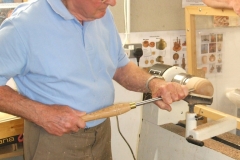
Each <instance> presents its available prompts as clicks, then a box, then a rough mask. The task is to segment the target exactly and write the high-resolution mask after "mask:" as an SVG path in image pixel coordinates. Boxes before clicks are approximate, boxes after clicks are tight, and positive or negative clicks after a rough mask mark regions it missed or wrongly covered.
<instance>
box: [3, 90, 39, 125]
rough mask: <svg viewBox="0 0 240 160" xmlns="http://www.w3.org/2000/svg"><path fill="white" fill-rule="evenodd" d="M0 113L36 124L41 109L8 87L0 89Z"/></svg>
mask: <svg viewBox="0 0 240 160" xmlns="http://www.w3.org/2000/svg"><path fill="white" fill-rule="evenodd" d="M0 97H1V98H0V111H1V112H5V113H9V114H12V115H16V116H19V117H22V118H24V119H27V120H30V121H33V122H35V123H36V122H38V114H39V113H38V112H37V111H36V108H38V110H39V111H40V108H41V107H43V105H42V104H41V103H38V102H35V101H32V100H30V99H28V98H26V97H24V96H22V95H20V94H19V93H18V92H16V91H14V90H13V89H12V88H10V87H9V86H1V87H0Z"/></svg>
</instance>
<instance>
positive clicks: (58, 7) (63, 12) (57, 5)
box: [47, 0, 74, 19]
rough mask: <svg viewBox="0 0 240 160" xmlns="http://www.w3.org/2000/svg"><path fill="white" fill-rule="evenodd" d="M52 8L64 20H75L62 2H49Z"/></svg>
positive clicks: (49, 0) (50, 0)
mask: <svg viewBox="0 0 240 160" xmlns="http://www.w3.org/2000/svg"><path fill="white" fill-rule="evenodd" d="M47 2H48V3H49V5H50V6H51V8H52V9H53V10H54V12H56V13H57V14H59V15H60V16H62V17H63V18H64V19H74V16H73V15H72V14H71V13H70V12H69V11H68V10H67V8H66V7H65V5H64V4H63V3H62V1H61V0H47Z"/></svg>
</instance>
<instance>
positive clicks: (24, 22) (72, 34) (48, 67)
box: [0, 0, 129, 127]
mask: <svg viewBox="0 0 240 160" xmlns="http://www.w3.org/2000/svg"><path fill="white" fill-rule="evenodd" d="M0 57H1V58H0V85H5V84H6V82H7V81H8V80H9V79H10V78H11V77H13V79H14V80H15V82H16V84H17V87H18V91H19V92H20V93H21V94H22V95H25V96H27V97H29V98H30V99H33V100H36V101H39V102H42V103H44V104H60V105H69V106H70V107H72V108H74V109H77V110H79V111H85V112H87V113H89V112H93V111H96V110H99V109H101V108H104V107H106V106H110V105H112V104H113V102H114V86H113V82H112V78H113V76H114V73H115V71H116V69H117V68H119V67H122V66H125V65H126V64H127V63H128V62H129V59H128V58H127V57H126V54H125V53H124V51H123V49H122V44H121V40H120V37H119V34H118V32H117V30H116V27H115V24H114V21H113V17H112V14H111V13H110V10H109V9H107V12H106V15H105V16H104V17H103V18H101V19H97V20H94V21H89V22H84V24H83V25H82V24H81V23H79V21H78V20H77V19H76V18H75V17H74V16H73V15H71V14H70V13H69V12H68V10H67V9H66V8H65V6H64V5H63V4H62V2H61V0H35V1H32V2H29V3H24V4H22V5H20V6H19V7H18V8H16V9H15V11H14V13H13V15H12V16H11V17H10V18H8V19H7V20H5V21H4V22H3V23H2V25H1V28H0ZM103 121H104V119H101V120H96V121H91V122H88V123H87V127H92V126H95V125H98V124H100V123H101V122H103Z"/></svg>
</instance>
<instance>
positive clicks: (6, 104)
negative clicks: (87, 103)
mask: <svg viewBox="0 0 240 160" xmlns="http://www.w3.org/2000/svg"><path fill="white" fill-rule="evenodd" d="M0 111H1V112H5V113H9V114H12V115H16V116H19V117H22V118H24V119H27V120H29V121H31V122H34V123H36V124H37V125H39V126H41V127H43V128H44V129H45V130H46V131H47V132H49V133H50V134H54V135H58V136H60V135H62V134H64V133H70V132H76V131H78V130H79V128H84V127H85V122H84V121H80V120H79V119H80V118H79V117H81V116H82V115H84V114H85V113H82V112H79V111H76V110H73V109H71V108H70V107H68V106H63V105H45V104H42V103H39V102H36V101H33V100H30V99H28V98H27V97H24V96H22V95H20V94H19V93H18V92H16V91H14V90H13V89H12V88H10V87H9V86H0Z"/></svg>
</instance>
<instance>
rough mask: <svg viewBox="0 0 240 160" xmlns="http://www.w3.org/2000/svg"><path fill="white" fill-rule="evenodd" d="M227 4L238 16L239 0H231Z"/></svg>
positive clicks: (239, 11) (239, 13) (239, 12)
mask: <svg viewBox="0 0 240 160" xmlns="http://www.w3.org/2000/svg"><path fill="white" fill-rule="evenodd" d="M229 5H230V6H231V7H232V8H233V10H234V12H236V13H237V15H239V16H240V0H231V1H230V2H229Z"/></svg>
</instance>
